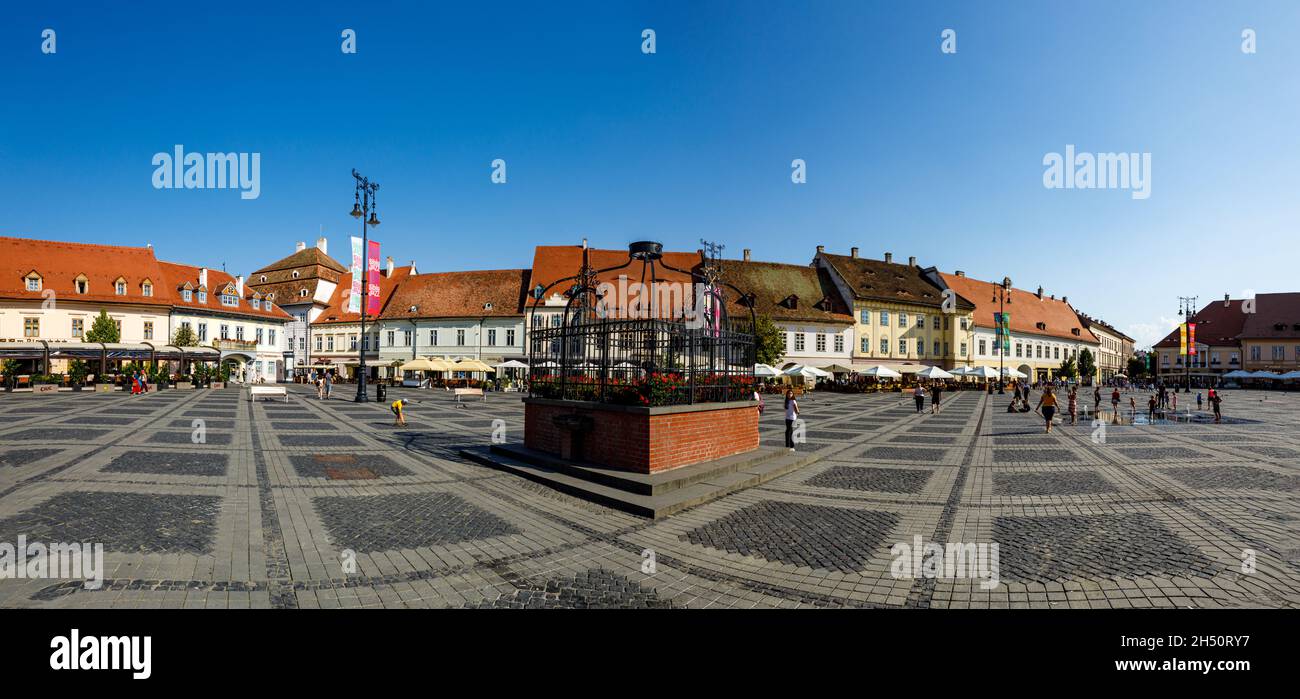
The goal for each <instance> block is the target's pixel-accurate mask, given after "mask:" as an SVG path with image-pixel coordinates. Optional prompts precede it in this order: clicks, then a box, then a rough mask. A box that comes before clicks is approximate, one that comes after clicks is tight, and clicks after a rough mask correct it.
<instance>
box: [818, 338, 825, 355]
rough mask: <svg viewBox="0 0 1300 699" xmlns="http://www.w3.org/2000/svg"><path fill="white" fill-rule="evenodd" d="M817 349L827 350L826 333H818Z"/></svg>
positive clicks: (819, 350)
mask: <svg viewBox="0 0 1300 699" xmlns="http://www.w3.org/2000/svg"><path fill="white" fill-rule="evenodd" d="M817 351H818V352H825V351H826V333H817Z"/></svg>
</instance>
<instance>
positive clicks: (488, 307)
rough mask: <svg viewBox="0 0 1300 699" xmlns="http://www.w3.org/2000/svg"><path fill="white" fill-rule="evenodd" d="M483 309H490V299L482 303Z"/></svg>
mask: <svg viewBox="0 0 1300 699" xmlns="http://www.w3.org/2000/svg"><path fill="white" fill-rule="evenodd" d="M483 310H485V311H490V310H492V302H491V301H488V302H487V303H485V304H483Z"/></svg>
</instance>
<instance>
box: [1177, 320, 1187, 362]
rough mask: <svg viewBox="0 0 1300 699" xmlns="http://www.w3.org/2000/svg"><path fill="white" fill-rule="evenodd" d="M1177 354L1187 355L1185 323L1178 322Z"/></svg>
mask: <svg viewBox="0 0 1300 699" xmlns="http://www.w3.org/2000/svg"><path fill="white" fill-rule="evenodd" d="M1178 354H1180V355H1182V356H1184V357H1186V356H1187V323H1179V324H1178Z"/></svg>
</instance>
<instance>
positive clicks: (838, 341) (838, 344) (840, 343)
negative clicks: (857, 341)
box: [835, 335, 844, 352]
mask: <svg viewBox="0 0 1300 699" xmlns="http://www.w3.org/2000/svg"><path fill="white" fill-rule="evenodd" d="M835 351H836V352H843V351H844V336H843V335H836V336H835Z"/></svg>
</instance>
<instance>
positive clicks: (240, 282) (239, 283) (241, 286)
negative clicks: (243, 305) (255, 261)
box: [235, 274, 244, 299]
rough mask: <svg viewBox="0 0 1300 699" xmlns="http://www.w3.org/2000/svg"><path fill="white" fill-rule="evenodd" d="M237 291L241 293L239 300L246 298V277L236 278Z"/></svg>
mask: <svg viewBox="0 0 1300 699" xmlns="http://www.w3.org/2000/svg"><path fill="white" fill-rule="evenodd" d="M235 290H236V291H238V292H239V298H241V299H242V298H244V275H242V274H241V275H239V276H238V277H235Z"/></svg>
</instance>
